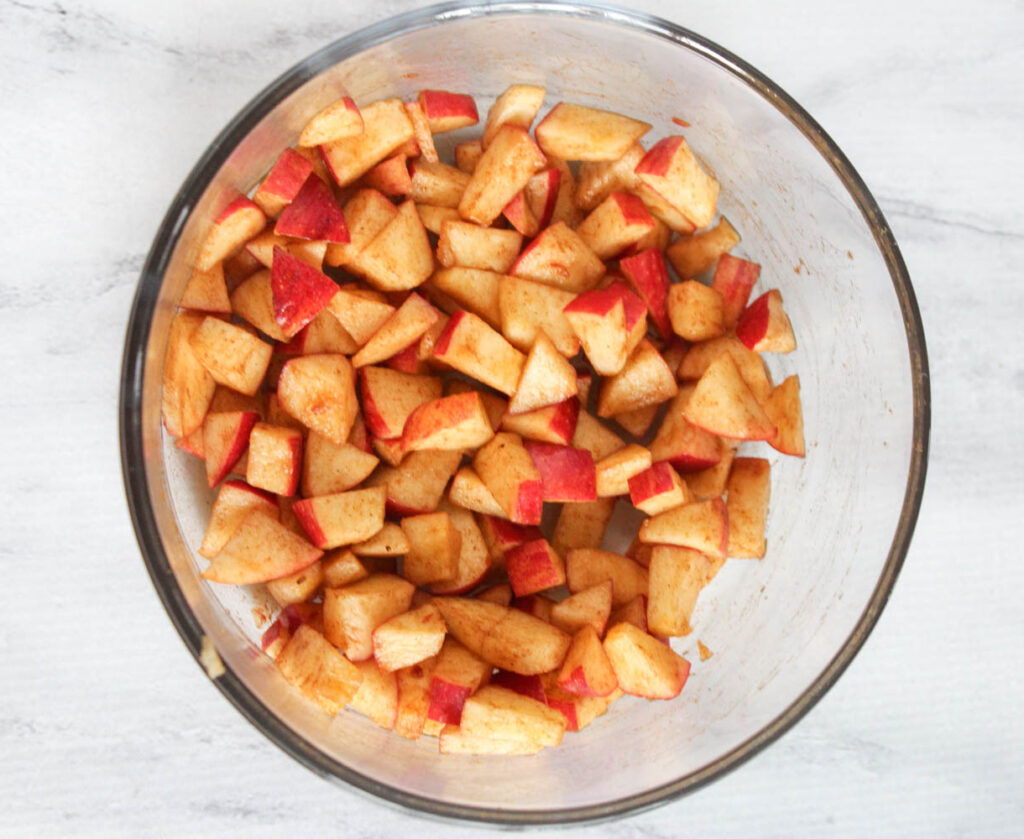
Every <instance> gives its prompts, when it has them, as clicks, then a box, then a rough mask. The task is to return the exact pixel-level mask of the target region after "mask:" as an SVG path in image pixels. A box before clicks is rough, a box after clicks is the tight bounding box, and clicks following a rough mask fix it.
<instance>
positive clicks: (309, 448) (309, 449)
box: [302, 431, 380, 496]
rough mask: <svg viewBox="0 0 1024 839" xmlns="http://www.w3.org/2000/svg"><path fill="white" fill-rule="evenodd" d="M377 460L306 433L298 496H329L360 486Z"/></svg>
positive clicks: (343, 445)
mask: <svg viewBox="0 0 1024 839" xmlns="http://www.w3.org/2000/svg"><path fill="white" fill-rule="evenodd" d="M379 462H380V460H379V459H378V458H377V457H375V456H374V455H372V454H370V453H369V452H364V451H362V450H361V449H359V448H358V447H356V446H353V445H352V444H351V443H342V444H341V445H340V446H339V445H338V444H337V443H333V442H331V441H330V440H328V439H327V438H326V437H324V436H323V435H322V434H317V433H316V432H315V431H311V432H309V436H308V437H307V438H306V446H305V452H304V456H303V464H302V494H303V495H305V496H316V495H331V494H333V493H336V492H344V491H345V490H348V489H352V487H355V486H358V485H359V484H361V483H362V482H363V481H364V480H365V479H366V478H367V477H368V476H369V475H370V473H371V472H373V470H374V469H375V468H376V467H377V464H378V463H379Z"/></svg>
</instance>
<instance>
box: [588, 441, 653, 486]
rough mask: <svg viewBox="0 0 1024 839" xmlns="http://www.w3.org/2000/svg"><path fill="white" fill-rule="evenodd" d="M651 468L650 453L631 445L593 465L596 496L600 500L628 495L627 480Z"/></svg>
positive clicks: (640, 447)
mask: <svg viewBox="0 0 1024 839" xmlns="http://www.w3.org/2000/svg"><path fill="white" fill-rule="evenodd" d="M650 468H651V452H650V450H648V449H645V448H644V447H643V446H639V445H637V444H636V443H631V444H630V445H628V446H626V447H625V448H624V449H619V451H617V452H614V453H613V454H610V455H608V456H607V457H605V458H602V459H601V460H599V461H598V462H597V463H596V464H595V467H594V469H595V472H596V475H597V494H598V495H599V496H601V497H602V498H604V497H608V496H614V495H627V494H628V493H629V479H630V478H632V477H633V476H634V475H639V474H640V473H641V472H643V471H644V470H645V469H650Z"/></svg>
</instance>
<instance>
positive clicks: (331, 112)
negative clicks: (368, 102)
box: [299, 96, 372, 146]
mask: <svg viewBox="0 0 1024 839" xmlns="http://www.w3.org/2000/svg"><path fill="white" fill-rule="evenodd" d="M371 107H372V106H371ZM362 133H363V117H362V114H360V113H359V108H357V107H356V103H355V102H353V101H352V99H351V98H349V97H348V96H343V97H342V98H341V99H339V100H338V101H336V102H332V103H331V104H330V105H328V106H327V107H326V108H324V109H323V110H322V111H320V112H319V113H318V114H317V115H316V116H315V117H313V118H312V119H311V120H310V121H309V122H307V123H306V126H305V128H303V129H302V133H301V134H300V135H299V145H300V146H319V145H321V144H322V143H330V142H332V141H334V140H341V139H343V138H345V137H354V136H357V135H360V134H362Z"/></svg>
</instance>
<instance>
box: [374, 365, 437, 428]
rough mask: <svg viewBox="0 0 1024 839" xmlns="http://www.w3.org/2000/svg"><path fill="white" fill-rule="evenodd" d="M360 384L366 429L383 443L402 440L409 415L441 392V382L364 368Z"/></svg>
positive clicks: (383, 369)
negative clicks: (384, 441) (400, 438)
mask: <svg viewBox="0 0 1024 839" xmlns="http://www.w3.org/2000/svg"><path fill="white" fill-rule="evenodd" d="M359 384H360V388H359V391H360V396H361V397H362V404H363V414H364V415H365V417H366V425H367V428H369V430H370V433H371V434H373V435H374V436H375V437H378V438H380V439H382V440H394V439H396V438H399V437H401V436H402V429H403V428H404V427H405V422H406V420H407V419H408V418H409V415H410V414H411V413H412V412H413V411H414V410H416V409H417V408H418V407H420V406H421V405H423V404H425V403H427V402H430V401H431V400H433V399H437V398H439V397H440V396H441V392H442V383H441V380H440V379H438V378H436V377H434V376H418V375H410V374H408V373H400V372H398V371H396V370H391V369H388V368H385V367H363V368H362V369H361V370H360V372H359Z"/></svg>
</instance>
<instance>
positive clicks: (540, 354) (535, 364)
mask: <svg viewBox="0 0 1024 839" xmlns="http://www.w3.org/2000/svg"><path fill="white" fill-rule="evenodd" d="M577 392H578V388H577V384H576V369H575V368H574V367H573V366H572V365H571V364H570V363H569V362H568V361H567V360H566V359H565V357H564V356H563V355H562V354H561V353H559V352H558V349H557V348H556V347H555V345H554V344H553V343H552V342H551V339H550V338H548V336H547V335H546V334H545V333H544V332H539V333H538V334H537V339H536V341H534V344H533V347H531V348H530V352H529V354H528V355H527V356H526V363H525V364H523V372H522V374H521V375H520V377H519V383H518V384H517V385H516V391H515V393H514V394H513V395H512V399H511V400H510V401H509V403H508V412H509V413H510V414H525V413H528V412H529V411H535V410H537V409H539V408H546V407H548V406H549V405H558V404H559V403H561V402H565V401H566V400H567V399H572V398H573V397H575V396H576V394H577Z"/></svg>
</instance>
